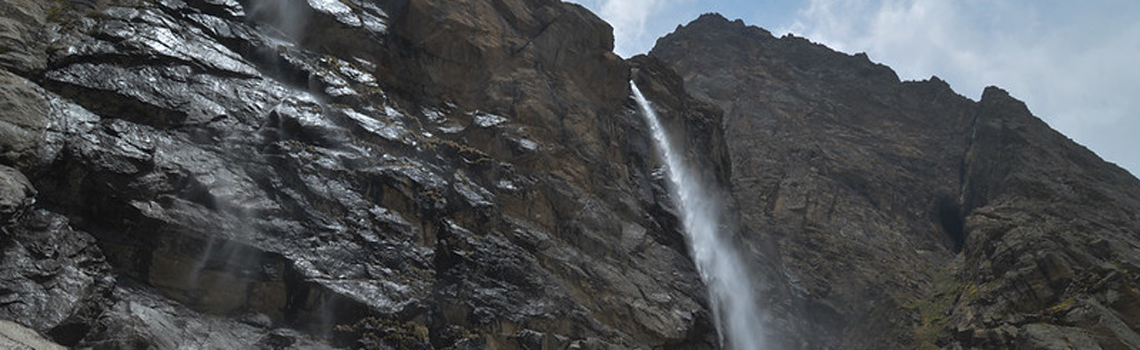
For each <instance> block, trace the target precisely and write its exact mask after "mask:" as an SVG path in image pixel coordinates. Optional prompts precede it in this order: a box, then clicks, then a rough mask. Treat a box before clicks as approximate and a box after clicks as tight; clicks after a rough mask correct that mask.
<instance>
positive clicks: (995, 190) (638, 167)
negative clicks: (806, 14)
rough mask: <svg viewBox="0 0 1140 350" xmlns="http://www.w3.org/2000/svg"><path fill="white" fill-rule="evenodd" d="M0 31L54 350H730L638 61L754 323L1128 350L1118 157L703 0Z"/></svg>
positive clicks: (197, 7) (780, 339)
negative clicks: (716, 226)
mask: <svg viewBox="0 0 1140 350" xmlns="http://www.w3.org/2000/svg"><path fill="white" fill-rule="evenodd" d="M0 45H2V46H0V81H2V83H0V228H2V231H0V234H2V235H0V265H2V266H3V269H0V319H2V320H13V321H16V322H18V323H20V324H22V325H23V327H27V328H30V329H32V330H34V331H36V332H38V333H40V334H41V335H43V336H45V337H46V338H49V339H51V340H52V341H54V342H56V343H59V344H63V345H66V346H74V347H81V348H100V349H117V348H146V347H154V348H160V349H161V348H174V347H178V346H180V345H183V344H197V346H199V347H202V348H226V349H228V348H272V349H290V348H292V349H302V348H305V349H308V348H330V347H333V348H337V347H339V348H412V349H421V348H440V349H468V348H496V349H538V348H542V349H566V348H584V349H626V348H666V349H710V348H716V347H717V346H718V340H717V333H716V330H715V329H714V328H713V322H712V321H711V316H710V312H709V310H708V306H707V303H708V302H707V296H706V295H705V288H704V286H703V285H702V282H701V280H700V278H699V277H698V275H697V272H696V271H695V268H694V266H693V263H692V262H691V260H690V258H689V253H688V248H687V247H686V246H685V242H684V239H683V236H682V235H681V233H680V232H678V229H679V225H678V222H677V213H676V207H675V205H674V204H672V203H671V201H670V199H669V196H668V195H667V194H666V192H665V189H664V184H663V181H662V178H661V175H662V173H661V170H660V167H661V165H660V164H658V161H657V160H656V159H657V158H656V156H655V151H654V150H653V145H652V141H651V140H650V135H649V134H648V130H646V126H645V125H644V123H643V121H642V117H641V116H639V115H637V114H636V113H637V106H636V105H635V102H634V101H633V100H632V99H630V97H629V91H630V90H629V81H631V80H632V81H635V82H636V83H637V84H638V86H639V87H640V88H641V90H642V91H643V92H644V93H645V95H646V96H647V97H648V98H649V99H650V100H652V101H653V103H654V105H655V106H656V107H657V109H658V112H659V113H660V114H661V119H662V122H663V124H665V125H666V126H667V128H668V129H669V130H670V132H671V133H673V134H674V135H672V136H674V137H673V139H674V140H679V141H677V142H681V143H683V145H681V146H683V147H678V148H681V149H684V153H685V156H686V158H687V160H688V161H689V162H691V163H692V164H693V165H692V166H693V167H694V168H696V169H701V170H702V176H703V177H704V178H706V179H707V180H708V182H710V184H712V185H713V187H714V188H720V189H722V190H723V191H725V193H724V197H725V198H729V199H730V201H729V202H730V203H728V204H729V207H730V208H729V209H730V210H728V211H727V214H726V215H725V217H723V218H721V219H722V221H723V223H724V225H723V227H725V228H728V230H727V231H731V232H732V233H734V234H735V236H734V239H735V240H736V242H737V243H738V245H739V246H740V247H741V249H742V251H743V252H745V253H746V254H745V255H747V256H748V259H749V261H748V264H749V266H750V269H751V270H752V273H753V275H754V276H753V277H754V279H756V280H757V283H756V295H757V297H758V298H759V299H760V301H761V304H763V305H764V306H765V309H766V310H767V311H766V313H767V315H766V317H767V318H768V319H769V320H770V322H769V323H770V324H768V325H765V326H764V327H763V330H759V331H764V332H767V333H769V334H768V336H767V338H768V339H773V340H774V342H775V343H774V344H771V345H772V346H773V347H774V348H787V349H795V348H842V349H859V348H866V349H879V348H900V349H901V348H907V349H909V348H974V347H977V348H1018V347H1020V348H1045V349H1053V348H1058V349H1059V348H1065V346H1074V347H1079V348H1095V346H1100V347H1103V348H1127V347H1140V336H1138V335H1137V334H1136V333H1135V331H1134V329H1137V327H1140V291H1138V289H1137V288H1136V285H1137V283H1140V281H1138V280H1137V279H1136V277H1134V276H1133V275H1134V274H1135V271H1137V270H1138V269H1140V254H1138V253H1137V249H1136V247H1137V246H1140V242H1137V240H1138V239H1140V238H1137V237H1138V236H1137V233H1138V232H1140V184H1138V183H1137V180H1136V179H1135V178H1134V177H1132V176H1131V175H1129V174H1127V173H1126V172H1124V171H1123V170H1121V169H1119V168H1117V167H1115V166H1112V165H1110V164H1106V163H1104V162H1103V161H1101V160H1100V159H1099V158H1097V157H1096V156H1095V155H1094V154H1092V153H1090V152H1088V151H1087V150H1085V149H1084V148H1082V147H1080V146H1078V145H1076V144H1074V143H1072V142H1071V141H1069V140H1068V139H1066V138H1064V137H1063V136H1062V135H1060V134H1057V133H1056V132H1055V131H1053V130H1051V129H1049V128H1048V127H1047V126H1046V125H1045V124H1044V123H1042V122H1041V121H1040V120H1038V119H1036V118H1035V117H1033V116H1032V115H1031V114H1029V112H1028V110H1027V109H1026V108H1025V106H1024V105H1022V104H1021V103H1020V102H1018V101H1016V100H1015V99H1013V98H1011V97H1009V95H1008V94H1006V93H1005V92H1004V91H1001V90H999V89H996V88H993V89H989V90H987V91H986V93H985V94H984V96H983V98H982V100H981V101H980V102H974V101H971V100H969V99H966V98H964V97H962V96H959V95H957V94H955V93H954V92H953V91H952V90H950V88H949V86H947V85H946V84H945V83H944V82H941V81H939V80H937V79H932V80H931V81H924V82H899V81H898V78H897V77H896V76H895V74H894V73H893V72H892V71H891V70H890V69H889V68H886V67H883V66H881V65H877V64H874V63H872V62H870V61H869V60H868V59H867V57H866V56H862V55H857V56H848V55H844V54H840V53H836V52H833V51H831V50H829V49H827V48H825V47H822V46H819V45H815V44H811V43H810V42H808V41H806V40H804V39H800V38H792V37H786V38H779V39H777V38H774V37H772V36H771V35H770V34H769V33H767V32H765V31H763V30H762V29H758V28H755V27H747V26H744V25H743V24H742V23H739V22H736V23H734V22H729V21H727V20H725V19H723V18H721V17H719V16H715V15H707V16H703V17H701V18H700V19H698V20H697V21H695V22H693V23H691V24H689V25H687V26H684V27H682V28H680V29H679V30H678V31H677V32H676V33H674V34H671V35H669V36H667V37H665V38H663V39H661V41H660V42H659V43H658V45H657V47H656V48H655V49H654V50H653V52H652V53H651V54H650V55H648V56H638V57H634V58H631V59H629V60H621V59H620V58H618V57H617V56H615V55H614V54H613V53H612V52H611V50H612V46H613V43H612V34H611V30H610V28H609V26H608V25H607V24H605V23H604V22H602V21H601V20H599V19H598V18H597V17H595V16H594V15H593V14H590V13H589V12H587V11H586V10H584V9H583V8H582V7H580V6H578V5H572V4H568V3H562V2H560V1H554V0H467V1H451V0H379V1H358V0H335V1H334V0H305V1H302V0H289V1H274V0H100V1H70V2H41V1H30V0H13V1H6V2H4V3H2V4H0ZM758 329H760V327H758ZM27 333H28V332H27V331H26V330H24V329H23V328H20V327H19V326H15V325H11V324H9V323H6V322H0V334H18V335H19V336H18V337H16V338H13V337H8V338H12V339H15V340H13V341H22V340H19V339H25V338H26V337H27V335H28V334H27ZM8 338H3V339H8ZM5 341H7V340H5ZM26 342H27V343H28V344H31V343H33V342H34V341H31V340H28V341H26ZM0 344H5V343H0Z"/></svg>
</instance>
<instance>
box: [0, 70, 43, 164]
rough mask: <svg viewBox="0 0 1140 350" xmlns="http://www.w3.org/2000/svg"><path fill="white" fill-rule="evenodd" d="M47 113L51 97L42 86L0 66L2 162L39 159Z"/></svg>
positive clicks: (22, 161) (28, 162)
mask: <svg viewBox="0 0 1140 350" xmlns="http://www.w3.org/2000/svg"><path fill="white" fill-rule="evenodd" d="M47 115H48V105H47V100H46V99H45V98H44V96H43V92H42V90H41V89H39V87H38V86H36V85H35V84H34V83H32V82H30V81H28V80H27V79H24V78H22V77H20V76H17V75H14V74H12V73H10V72H8V71H6V70H0V163H2V164H8V165H13V166H29V165H34V164H35V163H36V161H37V160H38V155H39V154H38V153H39V150H40V148H41V147H42V146H43V143H44V137H43V133H44V130H46V129H47V124H48V120H47Z"/></svg>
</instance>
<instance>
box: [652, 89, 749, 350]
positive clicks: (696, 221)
mask: <svg viewBox="0 0 1140 350" xmlns="http://www.w3.org/2000/svg"><path fill="white" fill-rule="evenodd" d="M630 87H631V88H632V89H633V96H634V98H635V99H636V100H637V103H638V105H640V106H641V112H642V114H643V115H644V116H645V120H646V122H647V123H648V124H649V129H650V131H651V132H652V133H653V141H654V143H655V144H656V146H657V150H658V152H659V153H660V155H661V158H662V160H663V161H664V163H665V167H666V170H667V176H666V178H667V180H668V181H667V182H668V184H667V185H668V188H669V190H670V192H671V193H670V195H671V196H672V197H673V200H674V201H675V203H676V205H677V209H678V211H679V212H680V213H681V218H680V219H681V225H682V226H683V228H684V231H685V238H686V241H687V243H688V244H689V250H690V252H691V253H692V254H691V255H692V257H693V260H694V263H696V265H697V271H698V272H699V273H700V275H701V280H702V281H704V283H705V286H706V287H707V288H708V293H709V300H710V302H711V304H712V305H710V308H711V309H712V312H713V321H714V322H715V323H716V329H717V333H718V334H719V336H720V342H721V346H723V347H724V348H727V349H732V350H758V349H763V348H765V346H764V336H763V332H762V326H763V325H762V324H761V317H760V312H759V311H760V310H759V309H758V308H757V307H756V302H755V298H754V297H753V295H752V282H751V280H750V278H749V276H748V271H747V269H746V268H745V266H744V264H743V261H744V260H743V259H741V258H740V253H739V252H738V251H737V249H736V247H735V246H733V245H732V244H731V241H730V239H729V237H727V236H726V235H725V234H724V233H722V232H721V229H720V220H721V218H722V217H723V216H722V215H721V210H722V207H723V206H722V203H721V201H720V200H719V198H717V197H716V196H714V195H713V193H711V192H709V191H708V189H707V187H706V186H707V185H706V184H704V183H702V181H701V178H700V177H698V176H696V173H694V172H693V170H692V169H691V168H690V167H689V166H688V165H687V164H685V160H684V156H683V155H682V153H680V152H678V149H677V148H676V146H675V144H674V143H672V142H671V141H670V140H669V135H668V134H667V133H666V132H665V128H664V127H663V126H662V125H661V122H660V120H658V118H657V112H655V111H654V110H653V105H652V104H650V103H649V101H648V100H646V99H645V96H644V95H642V94H641V90H640V89H638V88H637V85H636V84H634V83H633V82H632V81H631V82H630Z"/></svg>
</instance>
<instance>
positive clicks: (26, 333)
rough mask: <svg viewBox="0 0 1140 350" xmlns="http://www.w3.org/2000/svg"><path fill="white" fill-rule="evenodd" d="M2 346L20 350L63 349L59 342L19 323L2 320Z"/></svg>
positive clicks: (0, 333)
mask: <svg viewBox="0 0 1140 350" xmlns="http://www.w3.org/2000/svg"><path fill="white" fill-rule="evenodd" d="M0 347H3V348H5V349H18V350H63V349H67V348H65V347H63V346H60V345H59V344H56V343H53V342H51V341H49V340H46V339H44V338H43V337H40V335H39V334H36V331H34V330H31V329H28V328H26V327H24V326H21V325H19V324H18V323H15V322H11V321H3V320H0Z"/></svg>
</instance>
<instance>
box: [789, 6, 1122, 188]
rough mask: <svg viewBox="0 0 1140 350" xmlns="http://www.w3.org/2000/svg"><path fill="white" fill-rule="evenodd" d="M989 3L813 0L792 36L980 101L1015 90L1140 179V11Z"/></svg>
mask: <svg viewBox="0 0 1140 350" xmlns="http://www.w3.org/2000/svg"><path fill="white" fill-rule="evenodd" d="M1137 4H1140V3H1136V4H1133V3H1132V2H1097V3H1096V5H1089V4H1087V3H1080V2H1074V3H1065V2H1039V1H1000V2H999V1H988V0H885V1H869V0H849V1H830V0H809V1H808V4H807V6H806V7H805V8H804V9H802V10H800V11H799V12H798V14H797V16H796V20H795V21H794V22H793V23H792V24H791V25H790V26H789V27H788V28H783V30H782V31H788V32H793V33H796V34H797V35H801V36H804V37H807V38H810V39H812V40H814V41H817V42H820V43H822V44H825V45H827V46H829V47H832V48H835V49H837V50H841V51H846V52H867V53H868V55H870V56H871V58H872V59H873V60H876V61H880V62H883V63H885V64H887V65H889V66H891V67H892V68H894V69H895V70H896V71H898V72H899V75H900V76H901V77H903V78H904V79H925V78H927V77H929V76H930V75H932V74H934V75H938V76H939V77H941V78H942V79H944V80H947V81H948V82H950V83H951V84H952V85H954V88H955V90H957V91H958V92H960V93H962V94H964V95H966V96H971V97H973V98H977V97H978V95H980V93H981V91H982V89H983V88H984V87H985V86H986V85H998V86H1001V87H1003V88H1006V89H1007V90H1009V91H1010V93H1012V94H1013V95H1014V96H1016V97H1018V98H1020V99H1023V100H1024V101H1025V102H1026V103H1027V104H1028V105H1029V107H1030V109H1032V110H1033V112H1034V113H1035V114H1036V115H1037V116H1038V117H1041V118H1042V119H1044V120H1046V121H1047V122H1049V123H1050V124H1051V125H1052V126H1053V127H1055V128H1057V129H1058V130H1061V131H1062V132H1063V133H1065V134H1066V135H1068V136H1070V137H1072V138H1074V139H1075V140H1077V141H1078V142H1080V143H1082V144H1085V145H1087V146H1089V147H1090V148H1092V149H1093V150H1094V151H1096V152H1097V153H1098V154H1100V155H1101V156H1103V157H1105V158H1106V159H1108V160H1110V161H1114V162H1117V163H1118V164H1120V165H1121V166H1124V167H1125V168H1128V169H1129V170H1130V171H1132V172H1133V174H1140V152H1137V150H1140V137H1138V136H1140V113H1138V112H1137V111H1140V98H1136V96H1140V65H1138V64H1136V60H1137V59H1138V58H1140V22H1137V21H1135V20H1134V18H1133V17H1134V16H1135V14H1137V13H1138V12H1137V10H1140V6H1138V5H1137Z"/></svg>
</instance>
